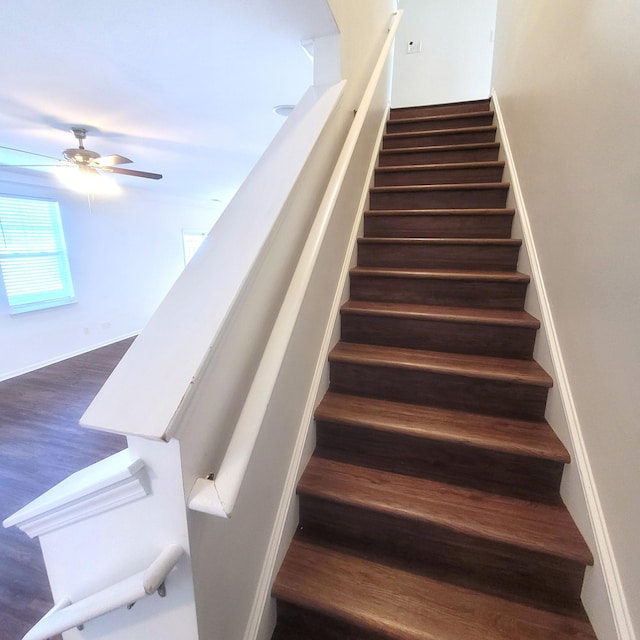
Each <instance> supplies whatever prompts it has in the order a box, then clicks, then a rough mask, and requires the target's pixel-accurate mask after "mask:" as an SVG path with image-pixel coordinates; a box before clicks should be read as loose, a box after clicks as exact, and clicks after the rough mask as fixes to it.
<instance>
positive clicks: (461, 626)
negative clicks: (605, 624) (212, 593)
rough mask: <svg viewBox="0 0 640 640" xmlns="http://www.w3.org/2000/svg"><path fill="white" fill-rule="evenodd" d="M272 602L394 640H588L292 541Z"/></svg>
mask: <svg viewBox="0 0 640 640" xmlns="http://www.w3.org/2000/svg"><path fill="white" fill-rule="evenodd" d="M273 595H274V596H276V597H277V598H279V599H280V600H283V601H286V602H290V603H292V604H296V605H299V606H303V607H306V608H307V609H310V610H312V611H315V612H318V613H321V614H324V615H326V616H330V617H336V618H338V619H341V620H343V621H345V622H347V623H351V624H353V625H355V626H358V627H360V628H363V629H365V630H368V631H370V632H373V633H378V634H380V636H381V637H386V638H390V639H391V638H394V639H396V640H398V639H400V638H402V639H403V640H462V639H464V640H515V639H516V638H517V639H518V640H549V639H550V638H553V639H554V640H571V639H573V640H595V635H594V634H593V631H592V630H591V628H590V626H589V625H588V623H586V622H583V621H581V620H576V619H573V618H567V617H564V616H561V615H558V614H554V613H550V612H547V611H540V610H538V609H533V608H530V607H527V606H524V605H521V604H517V603H513V602H509V601H506V600H503V599H501V598H497V597H495V596H489V595H485V594H482V593H478V592H475V591H471V590H469V589H464V588H462V587H457V586H453V585H450V584H447V583H444V582H440V581H437V580H433V579H430V578H426V577H423V576H418V575H416V574H413V573H409V572H407V571H402V570H400V569H397V568H393V567H389V566H386V565H382V564H378V563H375V562H372V561H370V560H365V559H363V558H358V557H355V556H350V555H347V554H345V553H343V552H340V551H338V550H334V549H327V548H324V547H320V546H317V545H314V544H312V543H310V542H307V541H304V540H300V539H297V538H296V539H294V540H293V542H292V544H291V547H290V550H289V552H288V554H287V557H286V558H285V560H284V563H283V565H282V568H281V570H280V573H279V574H278V578H277V580H276V582H275V584H274V588H273Z"/></svg>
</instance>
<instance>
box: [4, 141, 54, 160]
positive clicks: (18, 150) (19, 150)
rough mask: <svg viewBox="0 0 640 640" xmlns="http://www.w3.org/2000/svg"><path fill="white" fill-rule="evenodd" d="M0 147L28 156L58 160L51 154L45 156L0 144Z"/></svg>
mask: <svg viewBox="0 0 640 640" xmlns="http://www.w3.org/2000/svg"><path fill="white" fill-rule="evenodd" d="M0 149H6V150H7V151H17V152H18V153H28V154H29V155H30V156H39V157H41V158H48V159H49V160H59V158H54V157H53V156H45V155H43V154H42V153H34V152H33V151H25V150H24V149H14V148H13V147H3V146H2V145H0Z"/></svg>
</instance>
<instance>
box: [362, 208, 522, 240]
mask: <svg viewBox="0 0 640 640" xmlns="http://www.w3.org/2000/svg"><path fill="white" fill-rule="evenodd" d="M512 222H513V212H512V211H505V212H504V213H491V214H482V213H462V212H451V213H447V212H437V213H428V212H424V213H420V214H416V213H407V214H404V215H403V213H402V212H401V211H398V212H393V213H388V214H385V213H384V212H374V213H370V212H368V213H365V216H364V234H365V236H367V237H369V238H510V237H511V224H512Z"/></svg>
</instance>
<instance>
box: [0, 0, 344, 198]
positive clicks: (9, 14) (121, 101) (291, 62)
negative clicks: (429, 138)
mask: <svg viewBox="0 0 640 640" xmlns="http://www.w3.org/2000/svg"><path fill="white" fill-rule="evenodd" d="M336 30H337V29H336V26H335V22H334V20H333V16H332V14H331V11H330V9H329V8H328V5H327V0H182V1H181V2H177V1H176V0H135V1H131V0H110V1H109V2H97V1H89V0H56V1H55V2H52V1H51V0H28V1H27V2H25V1H24V0H2V2H0V43H1V44H0V47H1V50H2V55H1V56H0V145H2V146H5V147H14V148H17V149H24V150H27V151H32V152H35V153H39V154H44V155H48V156H53V157H56V158H58V157H61V154H62V151H63V150H64V149H66V148H67V147H74V146H76V141H75V139H74V137H73V135H72V134H71V133H70V132H69V127H70V126H72V125H86V126H88V129H89V134H88V136H87V140H86V141H85V146H86V147H87V148H88V149H92V150H94V151H97V152H98V153H100V154H101V155H109V154H112V153H118V154H121V155H124V156H127V157H129V158H131V159H132V160H133V161H134V164H130V165H126V166H127V168H131V169H138V170H142V171H151V172H158V173H162V174H163V175H164V178H163V179H162V180H160V181H151V180H145V179H140V178H131V177H128V176H116V179H117V181H118V182H119V183H120V184H121V186H123V187H124V188H125V189H132V188H135V189H145V190H149V191H153V192H156V193H158V194H173V195H177V196H181V197H188V198H193V199H196V200H201V199H204V200H215V199H218V200H221V201H222V202H223V203H226V202H227V201H228V200H229V199H230V198H231V196H232V195H233V193H234V192H235V190H236V189H237V187H238V186H239V185H240V183H241V182H242V180H243V179H244V177H245V176H246V175H247V174H248V173H249V171H250V169H251V167H252V166H253V165H254V164H255V162H256V160H257V159H258V157H259V156H260V154H261V153H262V152H263V151H264V149H265V148H266V146H267V145H268V143H269V142H270V140H271V139H272V138H273V136H274V135H275V133H276V132H277V130H278V129H279V127H280V126H281V125H282V123H283V122H284V119H283V118H282V117H281V116H278V115H275V114H274V113H273V112H272V108H273V107H274V106H275V105H279V104H295V103H296V102H297V101H298V100H299V98H300V97H301V96H302V94H303V93H304V91H305V90H306V88H307V87H308V86H309V85H310V84H311V83H312V62H311V60H310V59H309V57H308V56H307V54H306V52H305V51H304V49H303V48H302V46H301V45H300V42H301V41H303V40H307V39H311V38H313V37H318V36H322V35H328V34H330V33H335V32H336ZM41 160H42V161H44V162H47V161H46V159H42V158H38V157H37V156H30V155H25V154H18V153H12V152H6V151H4V150H2V149H0V164H34V163H35V164H40V161H41ZM25 171H29V172H31V171H38V172H41V171H47V169H29V170H25V169H22V170H19V171H18V170H16V169H13V170H9V171H7V170H6V169H0V179H2V176H4V179H7V176H8V175H9V176H10V177H11V178H12V179H15V176H17V175H20V173H21V174H22V175H27V174H25V173H24V172H25ZM30 175H31V176H33V175H34V174H30ZM36 175H40V176H43V175H44V174H42V173H40V174H36Z"/></svg>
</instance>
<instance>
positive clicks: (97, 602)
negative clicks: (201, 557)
mask: <svg viewBox="0 0 640 640" xmlns="http://www.w3.org/2000/svg"><path fill="white" fill-rule="evenodd" d="M183 553H184V549H183V548H182V547H181V546H180V545H178V544H170V545H168V546H167V547H165V548H164V549H163V550H162V551H161V552H160V553H159V554H158V556H157V557H156V559H155V560H154V561H153V562H152V563H151V564H150V565H149V566H148V567H147V568H146V569H144V570H143V571H139V572H138V573H135V574H133V575H132V576H129V577H128V578H125V579H124V580H121V581H120V582H118V583H116V584H113V585H111V586H109V587H107V588H106V589H102V590H101V591H98V592H97V593H94V594H92V595H90V596H87V597H86V598H83V599H82V600H79V601H78V602H74V603H71V601H70V600H69V599H63V600H61V601H60V602H58V603H57V604H56V605H55V606H54V607H53V608H52V609H50V610H49V612H48V613H46V614H45V615H44V616H43V617H42V618H41V619H40V620H39V622H37V623H36V624H35V625H34V626H33V627H32V628H31V630H30V631H29V632H28V633H27V634H26V635H25V636H24V638H23V640H47V638H52V637H53V636H56V635H58V634H59V633H63V632H64V631H68V630H69V629H73V628H74V627H79V628H82V627H83V626H84V625H85V624H86V623H87V622H89V621H90V620H93V619H94V618H97V617H98V616H102V615H104V614H105V613H109V612H110V611H113V610H115V609H118V608H120V607H123V606H126V607H128V608H129V609H130V608H131V607H133V605H134V604H135V603H136V602H137V601H138V600H141V599H142V598H144V597H146V596H150V595H153V594H154V593H156V592H157V593H158V595H159V596H160V597H164V596H165V595H166V587H165V581H166V579H167V576H168V575H169V573H170V572H171V570H172V569H173V568H174V567H175V566H176V564H177V563H178V560H180V557H181V556H182V555H183Z"/></svg>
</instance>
